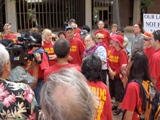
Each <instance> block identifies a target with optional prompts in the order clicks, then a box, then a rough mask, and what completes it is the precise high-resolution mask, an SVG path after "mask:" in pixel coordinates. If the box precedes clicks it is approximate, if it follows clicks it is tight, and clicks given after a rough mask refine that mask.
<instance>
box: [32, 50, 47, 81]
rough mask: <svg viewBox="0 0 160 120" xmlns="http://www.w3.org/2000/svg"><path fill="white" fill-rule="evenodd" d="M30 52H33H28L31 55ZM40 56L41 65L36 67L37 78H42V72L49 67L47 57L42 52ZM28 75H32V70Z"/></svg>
mask: <svg viewBox="0 0 160 120" xmlns="http://www.w3.org/2000/svg"><path fill="white" fill-rule="evenodd" d="M32 52H33V51H30V52H29V53H30V54H31V53H32ZM42 55H43V58H42V63H41V64H39V65H38V78H44V70H45V69H46V68H48V67H49V63H48V56H47V55H46V53H44V52H43V53H42ZM29 73H30V74H31V75H32V73H33V69H31V70H30V71H29Z"/></svg>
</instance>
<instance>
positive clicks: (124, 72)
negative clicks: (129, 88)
mask: <svg viewBox="0 0 160 120" xmlns="http://www.w3.org/2000/svg"><path fill="white" fill-rule="evenodd" d="M119 77H120V79H121V80H122V82H123V87H124V88H125V87H126V85H127V83H128V69H127V64H123V65H122V66H121V74H120V76H119Z"/></svg>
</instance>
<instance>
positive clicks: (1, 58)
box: [0, 44, 10, 76]
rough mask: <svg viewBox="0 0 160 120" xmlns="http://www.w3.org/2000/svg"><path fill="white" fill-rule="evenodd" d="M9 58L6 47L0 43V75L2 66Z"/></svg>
mask: <svg viewBox="0 0 160 120" xmlns="http://www.w3.org/2000/svg"><path fill="white" fill-rule="evenodd" d="M9 60H10V58H9V53H8V51H7V50H6V48H5V47H4V46H3V45H2V44H0V76H2V74H3V67H4V64H5V63H6V62H8V61H9Z"/></svg>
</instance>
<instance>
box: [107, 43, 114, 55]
mask: <svg viewBox="0 0 160 120" xmlns="http://www.w3.org/2000/svg"><path fill="white" fill-rule="evenodd" d="M112 49H114V47H113V46H111V45H109V46H108V48H107V55H108V56H109V55H110V53H111V51H112Z"/></svg>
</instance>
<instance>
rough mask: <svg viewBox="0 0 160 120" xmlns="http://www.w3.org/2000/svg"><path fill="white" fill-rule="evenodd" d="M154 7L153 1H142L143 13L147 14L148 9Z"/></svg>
mask: <svg viewBox="0 0 160 120" xmlns="http://www.w3.org/2000/svg"><path fill="white" fill-rule="evenodd" d="M153 6H154V2H153V1H152V0H141V11H142V13H147V9H148V8H151V7H153Z"/></svg>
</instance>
